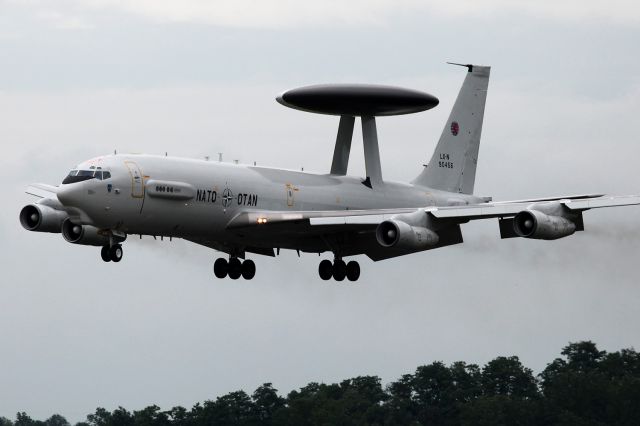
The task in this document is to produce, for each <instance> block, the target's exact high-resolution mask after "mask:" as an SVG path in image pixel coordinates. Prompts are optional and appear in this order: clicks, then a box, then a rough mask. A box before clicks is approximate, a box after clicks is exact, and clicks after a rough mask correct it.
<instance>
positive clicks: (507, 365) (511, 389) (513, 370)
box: [482, 356, 538, 399]
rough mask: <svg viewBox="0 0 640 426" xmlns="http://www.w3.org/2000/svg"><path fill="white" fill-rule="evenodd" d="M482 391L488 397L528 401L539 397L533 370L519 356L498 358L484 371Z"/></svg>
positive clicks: (485, 367)
mask: <svg viewBox="0 0 640 426" xmlns="http://www.w3.org/2000/svg"><path fill="white" fill-rule="evenodd" d="M482 390H483V394H484V395H487V396H496V395H502V396H508V397H511V398H520V399H528V398H535V397H537V396H538V385H537V382H536V379H535V378H534V377H533V372H532V371H531V369H529V368H526V367H524V366H523V365H522V363H521V362H520V359H519V358H518V357H517V356H512V357H502V356H501V357H498V358H496V359H494V360H492V361H489V362H488V363H487V365H485V366H484V368H483V369H482Z"/></svg>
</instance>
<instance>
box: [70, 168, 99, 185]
mask: <svg viewBox="0 0 640 426" xmlns="http://www.w3.org/2000/svg"><path fill="white" fill-rule="evenodd" d="M110 177H111V173H110V172H106V171H102V170H96V169H95V167H94V168H93V169H92V170H71V171H70V172H69V174H68V175H67V177H66V178H64V180H63V181H62V183H63V184H67V183H76V182H82V181H84V180H89V179H94V178H95V179H99V180H104V179H109V178H110Z"/></svg>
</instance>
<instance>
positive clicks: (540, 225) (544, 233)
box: [513, 210, 576, 240]
mask: <svg viewBox="0 0 640 426" xmlns="http://www.w3.org/2000/svg"><path fill="white" fill-rule="evenodd" d="M513 229H514V231H515V233H516V234H517V235H518V236H519V237H523V238H533V239H536V240H555V239H558V238H562V237H567V236H569V235H571V234H573V233H574V232H576V224H575V223H573V222H572V221H570V220H569V219H567V218H564V217H562V216H553V215H548V214H544V213H542V212H540V211H537V210H524V211H521V212H520V213H518V214H517V215H516V216H515V217H514V218H513Z"/></svg>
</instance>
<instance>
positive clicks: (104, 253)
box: [100, 246, 111, 262]
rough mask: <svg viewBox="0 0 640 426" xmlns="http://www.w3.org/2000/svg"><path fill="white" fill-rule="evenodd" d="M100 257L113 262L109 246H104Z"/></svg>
mask: <svg viewBox="0 0 640 426" xmlns="http://www.w3.org/2000/svg"><path fill="white" fill-rule="evenodd" d="M100 257H102V260H104V261H105V262H111V256H109V246H103V247H102V249H101V250H100Z"/></svg>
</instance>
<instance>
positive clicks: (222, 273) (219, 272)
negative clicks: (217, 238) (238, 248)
mask: <svg viewBox="0 0 640 426" xmlns="http://www.w3.org/2000/svg"><path fill="white" fill-rule="evenodd" d="M228 270H229V263H228V262H227V259H225V258H222V257H219V258H217V259H216V261H215V262H214V263H213V274H214V275H215V276H216V277H218V278H220V279H222V278H225V277H226V276H227V272H228Z"/></svg>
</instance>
